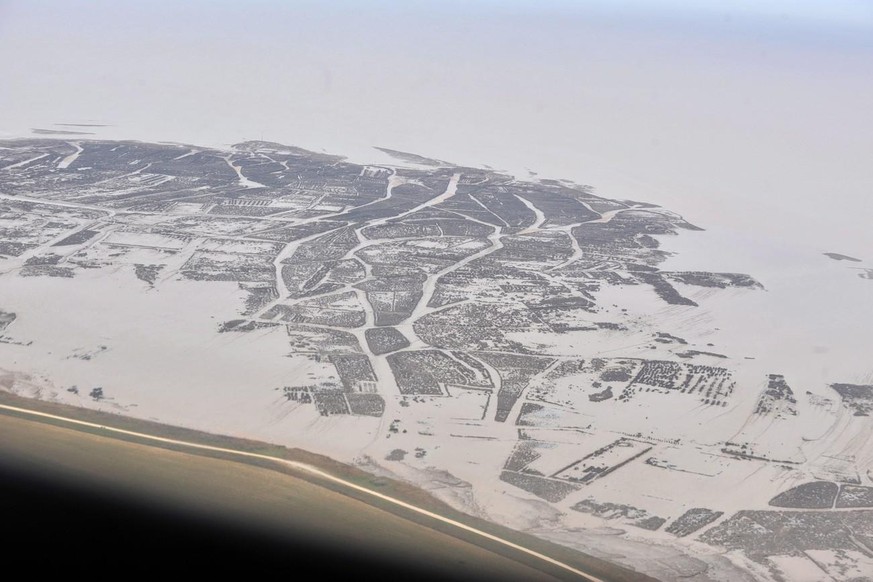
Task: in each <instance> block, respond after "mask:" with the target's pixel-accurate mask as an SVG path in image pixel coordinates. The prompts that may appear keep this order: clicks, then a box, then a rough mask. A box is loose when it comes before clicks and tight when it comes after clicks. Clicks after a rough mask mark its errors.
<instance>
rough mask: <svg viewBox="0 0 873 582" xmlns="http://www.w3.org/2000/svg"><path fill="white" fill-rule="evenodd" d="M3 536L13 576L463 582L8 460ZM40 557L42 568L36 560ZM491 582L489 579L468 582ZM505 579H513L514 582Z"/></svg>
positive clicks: (2, 493)
mask: <svg viewBox="0 0 873 582" xmlns="http://www.w3.org/2000/svg"><path fill="white" fill-rule="evenodd" d="M0 523H2V525H0V527H2V530H0V531H2V536H0V539H2V540H3V547H4V552H3V553H4V563H5V565H6V567H7V568H10V567H13V568H14V567H15V566H19V565H20V566H22V567H25V568H29V569H32V570H33V571H34V572H35V573H36V572H39V573H40V574H47V573H52V574H63V575H65V576H69V575H72V574H78V573H81V574H86V575H89V576H98V577H101V578H102V577H104V576H106V575H107V574H108V575H111V576H118V575H122V576H123V575H125V574H128V573H134V572H141V573H144V574H146V575H150V574H160V575H173V577H174V578H175V577H178V576H179V575H186V574H191V575H197V577H198V578H197V579H204V576H208V575H210V574H215V575H221V577H222V578H224V577H226V576H227V575H228V574H232V573H234V572H241V573H244V574H245V576H246V578H247V579H254V577H255V576H259V575H264V576H269V578H271V579H275V578H277V577H279V578H282V579H285V580H322V581H323V580H334V579H336V580H349V579H355V580H376V579H382V580H385V581H391V580H416V581H419V580H421V581H425V580H457V579H458V578H457V576H456V575H453V573H452V572H451V571H450V570H449V569H448V568H447V569H446V571H444V572H441V571H436V570H435V569H434V568H433V567H432V565H428V567H427V571H425V569H424V568H422V567H421V566H418V567H417V566H416V564H415V563H414V561H413V560H408V559H403V557H402V556H398V557H396V559H395V557H393V556H392V557H378V558H374V557H372V556H366V555H363V554H362V553H361V552H360V551H356V550H355V549H354V548H342V547H335V546H333V547H332V546H330V545H329V544H325V543H323V542H312V541H307V540H301V539H293V538H290V537H288V536H279V535H276V534H274V533H273V532H270V531H269V530H268V529H267V528H259V527H257V526H255V525H251V524H244V523H239V522H237V521H234V520H232V519H226V518H223V517H215V516H206V515H203V514H202V513H197V512H194V511H189V510H186V509H184V508H180V507H173V506H166V505H164V506H161V505H157V504H154V503H149V502H146V501H143V500H141V499H138V498H136V497H135V496H133V495H126V494H124V493H118V492H115V491H110V490H109V488H107V487H105V486H100V485H95V484H94V483H79V482H75V481H73V480H71V479H70V478H69V477H68V476H65V475H59V474H52V473H44V472H39V471H35V470H33V469H32V468H31V467H22V466H21V465H20V464H16V463H14V462H10V461H9V460H8V459H2V458H0ZM34 557H36V560H34ZM467 579H470V580H475V581H479V580H482V581H485V580H489V579H488V578H485V577H483V578H478V577H477V578H467ZM504 580H505V578H504Z"/></svg>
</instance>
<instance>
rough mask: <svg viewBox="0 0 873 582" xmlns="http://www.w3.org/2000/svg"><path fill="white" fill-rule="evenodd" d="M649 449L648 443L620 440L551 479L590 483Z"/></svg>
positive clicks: (566, 468) (626, 439)
mask: <svg viewBox="0 0 873 582" xmlns="http://www.w3.org/2000/svg"><path fill="white" fill-rule="evenodd" d="M651 449H652V445H650V444H649V443H646V442H641V441H635V440H631V439H628V438H620V439H618V440H617V441H614V442H612V443H610V444H608V445H606V446H605V447H603V448H600V449H598V450H596V451H594V452H593V453H591V454H589V455H586V456H585V457H584V458H582V459H580V460H579V461H576V462H575V463H573V464H572V465H569V466H567V467H565V468H564V469H562V470H560V471H558V472H557V473H555V474H554V475H552V477H554V478H555V479H563V480H565V481H572V482H574V483H590V482H591V481H594V480H595V479H597V478H599V477H603V476H604V475H607V474H608V473H611V472H613V471H615V470H616V469H618V468H620V467H621V466H622V465H625V464H627V463H629V462H631V461H633V460H634V459H636V458H637V457H640V456H642V455H644V454H645V453H647V452H648V451H650V450H651Z"/></svg>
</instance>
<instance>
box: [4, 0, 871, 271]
mask: <svg viewBox="0 0 873 582" xmlns="http://www.w3.org/2000/svg"><path fill="white" fill-rule="evenodd" d="M684 5H685V3H680V2H678V1H675V0H673V1H669V0H661V1H660V2H654V3H651V2H641V1H639V0H637V1H630V0H625V1H624V2H619V3H607V2H571V1H569V0H564V1H553V2H551V3H545V4H544V3H533V2H520V1H515V2H496V1H480V2H472V3H471V2H440V3H435V2H411V3H410V2H334V3H330V4H329V5H327V6H324V5H323V3H316V2H279V1H277V0H273V1H268V0H262V1H247V2H228V1H220V2H203V1H192V2H185V3H176V2H169V1H165V0H155V1H150V2H124V1H113V2H106V1H104V2H97V1H92V2H85V1H60V0H54V1H38V0H37V1H26V2H25V1H5V2H3V1H0V57H2V58H0V79H2V82H0V136H4V135H5V136H18V135H26V134H27V133H28V132H29V131H30V129H31V128H34V127H41V128H50V127H51V126H52V124H55V123H105V124H110V125H112V127H111V128H107V129H103V130H100V131H99V136H100V137H119V138H134V139H147V140H166V141H186V142H194V143H203V144H210V145H218V144H229V143H233V142H236V141H240V140H243V139H261V138H263V139H267V140H274V141H281V142H285V143H290V144H295V145H300V146H303V147H309V148H313V149H327V150H329V151H332V152H336V153H345V154H349V155H351V156H352V157H354V158H356V159H361V160H364V159H366V158H367V157H368V156H370V157H374V156H373V154H371V153H370V150H369V147H370V146H371V145H382V146H387V147H392V148H396V149H405V150H410V151H414V152H416V153H421V154H424V155H431V156H434V157H438V158H443V159H449V160H452V161H457V162H460V163H468V164H489V165H492V166H495V167H499V168H506V169H509V170H511V171H515V172H521V171H523V170H524V168H530V169H532V170H536V171H538V172H539V173H540V175H542V176H547V177H566V178H571V179H575V180H579V181H582V182H584V183H588V184H592V185H594V186H595V187H597V188H598V189H599V190H600V191H601V192H602V193H603V194H604V195H607V196H616V197H634V198H638V199H641V198H644V199H648V200H651V201H654V202H659V203H663V204H665V205H667V206H669V207H670V208H672V209H674V210H677V211H679V212H682V213H683V214H685V215H687V216H688V217H689V218H690V219H691V220H692V221H694V222H697V223H700V224H701V225H702V226H704V227H707V226H712V225H713V224H714V223H723V224H725V225H728V226H730V228H734V229H745V228H748V229H755V230H757V231H760V230H761V229H763V228H765V227H766V228H767V230H768V236H774V237H780V238H783V239H786V240H792V241H796V242H797V243H798V244H806V245H810V246H813V247H815V248H821V249H822V250H834V251H840V252H846V253H849V254H851V253H853V252H854V253H863V252H865V251H866V250H867V249H873V229H870V228H869V222H870V217H873V202H871V200H873V170H871V166H873V164H871V162H870V157H871V153H873V107H870V105H869V104H870V103H871V102H873V60H871V57H873V9H871V4H870V3H869V2H851V1H846V0H841V1H837V2H824V1H822V2H812V1H810V0H806V1H802V2H786V1H781V0H780V1H772V2H751V1H743V2H725V1H721V2H719V1H716V0H710V1H708V2H698V3H694V5H695V8H694V10H693V11H690V10H687V9H686V8H685V6H684ZM866 252H869V251H866ZM870 258H871V259H873V257H870Z"/></svg>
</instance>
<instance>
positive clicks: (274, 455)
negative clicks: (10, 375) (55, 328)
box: [0, 391, 655, 582]
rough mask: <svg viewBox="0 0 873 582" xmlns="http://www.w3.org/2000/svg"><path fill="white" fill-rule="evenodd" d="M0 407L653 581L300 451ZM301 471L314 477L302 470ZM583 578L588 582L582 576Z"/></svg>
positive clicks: (124, 421) (549, 561)
mask: <svg viewBox="0 0 873 582" xmlns="http://www.w3.org/2000/svg"><path fill="white" fill-rule="evenodd" d="M0 405H2V407H0V413H2V415H4V416H11V417H15V418H19V419H24V420H28V421H36V422H38V423H44V424H49V425H53V426H56V427H60V428H64V429H68V430H74V431H78V432H82V433H86V434H91V435H97V436H99V437H103V438H107V439H110V440H119V441H124V442H129V443H132V444H138V445H145V446H147V447H150V448H155V449H165V450H170V451H175V452H179V453H183V454H193V455H195V456H202V457H208V458H213V459H218V460H220V461H226V462H232V463H241V464H244V465H253V466H255V467H259V468H262V469H267V470H270V471H275V472H278V473H282V474H285V475H290V476H291V477H293V478H295V479H301V480H303V481H306V482H307V483H310V484H312V485H316V486H317V487H319V488H323V489H326V490H328V491H331V492H333V493H338V494H341V495H343V496H346V497H350V498H352V499H354V500H357V501H360V502H363V503H366V504H367V505H369V506H371V507H374V508H376V509H378V510H381V511H385V512H388V513H390V514H392V515H394V516H396V517H399V518H401V519H403V520H406V521H409V522H413V523H416V524H418V525H420V526H424V527H426V528H428V529H431V530H433V531H436V532H439V533H442V534H447V535H450V536H452V537H453V538H455V539H457V540H460V541H461V542H464V543H466V544H472V545H473V546H476V547H478V548H480V549H484V550H486V551H488V552H490V553H492V554H497V555H499V556H501V557H503V558H508V559H510V560H513V561H514V562H517V563H519V564H521V565H523V566H527V567H533V568H536V569H537V570H540V571H542V572H543V573H545V574H548V575H551V576H554V577H557V579H562V580H563V579H567V580H579V579H588V580H597V579H599V578H601V577H602V579H603V580H608V581H616V582H623V581H636V580H640V581H647V580H655V579H654V578H651V577H648V576H646V575H644V574H641V573H637V572H633V571H631V570H629V569H626V568H623V567H621V566H618V565H615V564H612V563H610V562H607V561H605V560H600V559H598V558H595V557H593V556H589V555H586V554H583V553H582V552H578V551H575V550H572V549H571V548H567V547H565V546H561V545H558V544H554V543H552V542H548V541H545V540H542V539H541V538H538V537H535V536H532V535H530V534H526V533H523V532H519V531H516V530H512V529H510V528H507V527H504V526H501V525H498V524H495V523H493V522H490V521H486V520H483V519H480V518H476V517H473V516H470V515H467V514H464V513H462V512H460V511H458V510H455V509H453V508H451V507H450V506H448V505H447V504H445V503H443V502H441V501H439V500H437V499H435V498H434V497H433V496H431V495H430V494H429V493H427V492H426V491H423V490H421V489H419V488H417V487H414V486H412V485H410V484H407V483H403V482H400V481H396V480H393V479H388V478H383V477H377V476H374V475H372V474H370V473H367V472H365V471H362V470H360V469H358V468H355V467H352V466H350V465H347V464H344V463H340V462H338V461H334V460H333V459H330V458H329V457H326V456H324V455H319V454H316V453H310V452H308V451H304V450H302V449H297V448H288V447H284V446H281V445H274V444H270V443H265V442H258V441H254V440H248V439H242V438H236V437H228V436H223V435H216V434H211V433H206V432H201V431H196V430H192V429H187V428H181V427H174V426H171V425H165V424H161V423H157V422H153V421H148V420H140V419H136V418H132V417H128V416H124V415H121V414H112V413H106V412H102V411H94V410H89V409H84V408H78V407H74V406H70V405H66V404H59V403H54V402H48V401H44V400H38V399H32V398H27V397H23V396H18V395H15V394H12V393H9V392H5V391H0ZM62 417H63V418H62ZM306 466H310V467H313V468H314V469H315V471H308V470H306V469H304V467H306ZM416 508H417V509H416ZM437 516H438V517H437ZM576 572H578V573H576ZM582 572H584V575H585V576H586V577H581V576H580V574H581V573H582Z"/></svg>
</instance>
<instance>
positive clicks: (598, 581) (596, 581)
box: [0, 404, 607, 582]
mask: <svg viewBox="0 0 873 582" xmlns="http://www.w3.org/2000/svg"><path fill="white" fill-rule="evenodd" d="M0 409H4V410H8V411H11V412H16V413H19V414H25V415H30V416H36V417H41V418H45V419H50V420H55V421H61V422H65V423H69V424H73V425H78V426H82V427H87V428H91V429H98V430H103V431H108V432H112V433H115V434H120V435H127V436H132V437H136V438H140V439H143V440H148V441H153V442H159V443H164V444H170V445H176V446H181V447H186V448H191V449H197V450H203V451H209V452H213V453H223V454H229V455H234V456H238V457H245V458H250V459H257V460H260V461H269V462H272V463H277V464H280V465H284V466H287V467H290V468H292V469H295V470H297V471H301V472H304V473H308V474H309V475H312V476H315V477H318V478H320V479H324V480H326V481H329V482H332V483H334V484H336V485H339V486H341V487H344V488H347V489H351V490H353V491H356V492H359V493H363V494H365V495H367V496H370V497H373V498H375V499H379V500H381V501H384V502H387V503H390V504H392V505H395V506H397V507H400V508H403V509H405V510H407V511H411V512H414V513H417V514H419V515H422V516H425V517H427V518H430V519H433V520H436V521H439V522H441V523H444V524H447V525H450V526H453V527H455V528H457V529H460V530H463V531H466V532H468V533H471V534H474V535H476V536H479V537H481V538H484V539H487V540H489V541H492V542H495V543H498V544H501V545H503V546H505V547H508V548H510V549H512V550H515V551H517V552H521V553H523V554H526V555H528V556H531V557H533V558H536V559H538V560H541V561H543V562H546V563H548V564H550V565H552V566H555V567H557V568H560V569H562V570H564V571H566V572H569V573H572V574H575V575H577V576H579V577H581V578H582V579H583V580H587V581H589V582H607V581H606V580H604V579H602V578H599V577H596V576H594V575H592V574H589V573H586V572H583V571H582V570H579V569H578V568H574V567H573V566H571V565H569V564H566V563H565V562H562V561H560V560H556V559H555V558H552V557H549V556H547V555H545V554H542V553H540V552H537V551H536V550H532V549H530V548H526V547H524V546H522V545H519V544H516V543H514V542H511V541H509V540H506V539H504V538H501V537H499V536H496V535H494V534H490V533H488V532H485V531H482V530H480V529H477V528H475V527H472V526H469V525H467V524H464V523H462V522H460V521H457V520H454V519H451V518H448V517H444V516H442V515H440V514H438V513H434V512H432V511H428V510H426V509H423V508H421V507H417V506H415V505H413V504H411V503H407V502H405V501H401V500H399V499H395V498H393V497H391V496H389V495H385V494H383V493H379V492H377V491H373V490H372V489H368V488H366V487H362V486H360V485H357V484H356V483H352V482H350V481H347V480H345V479H341V478H339V477H336V476H334V475H331V474H330V473H327V472H325V471H322V470H321V469H318V468H317V467H314V466H312V465H308V464H306V463H301V462H299V461H292V460H288V459H282V458H279V457H273V456H270V455H264V454H261V453H253V452H248V451H239V450H234V449H229V448H225V447H217V446H213V445H205V444H200V443H194V442H189V441H183V440H178V439H171V438H167V437H160V436H155V435H150V434H147V433H141V432H136V431H131V430H126V429H121V428H115V427H112V426H107V425H104V424H99V423H94V422H88V421H84V420H78V419H75V418H70V417H65V416H60V415H56V414H49V413H46V412H40V411H36V410H30V409H27V408H21V407H18V406H10V405H7V404H0Z"/></svg>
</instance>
